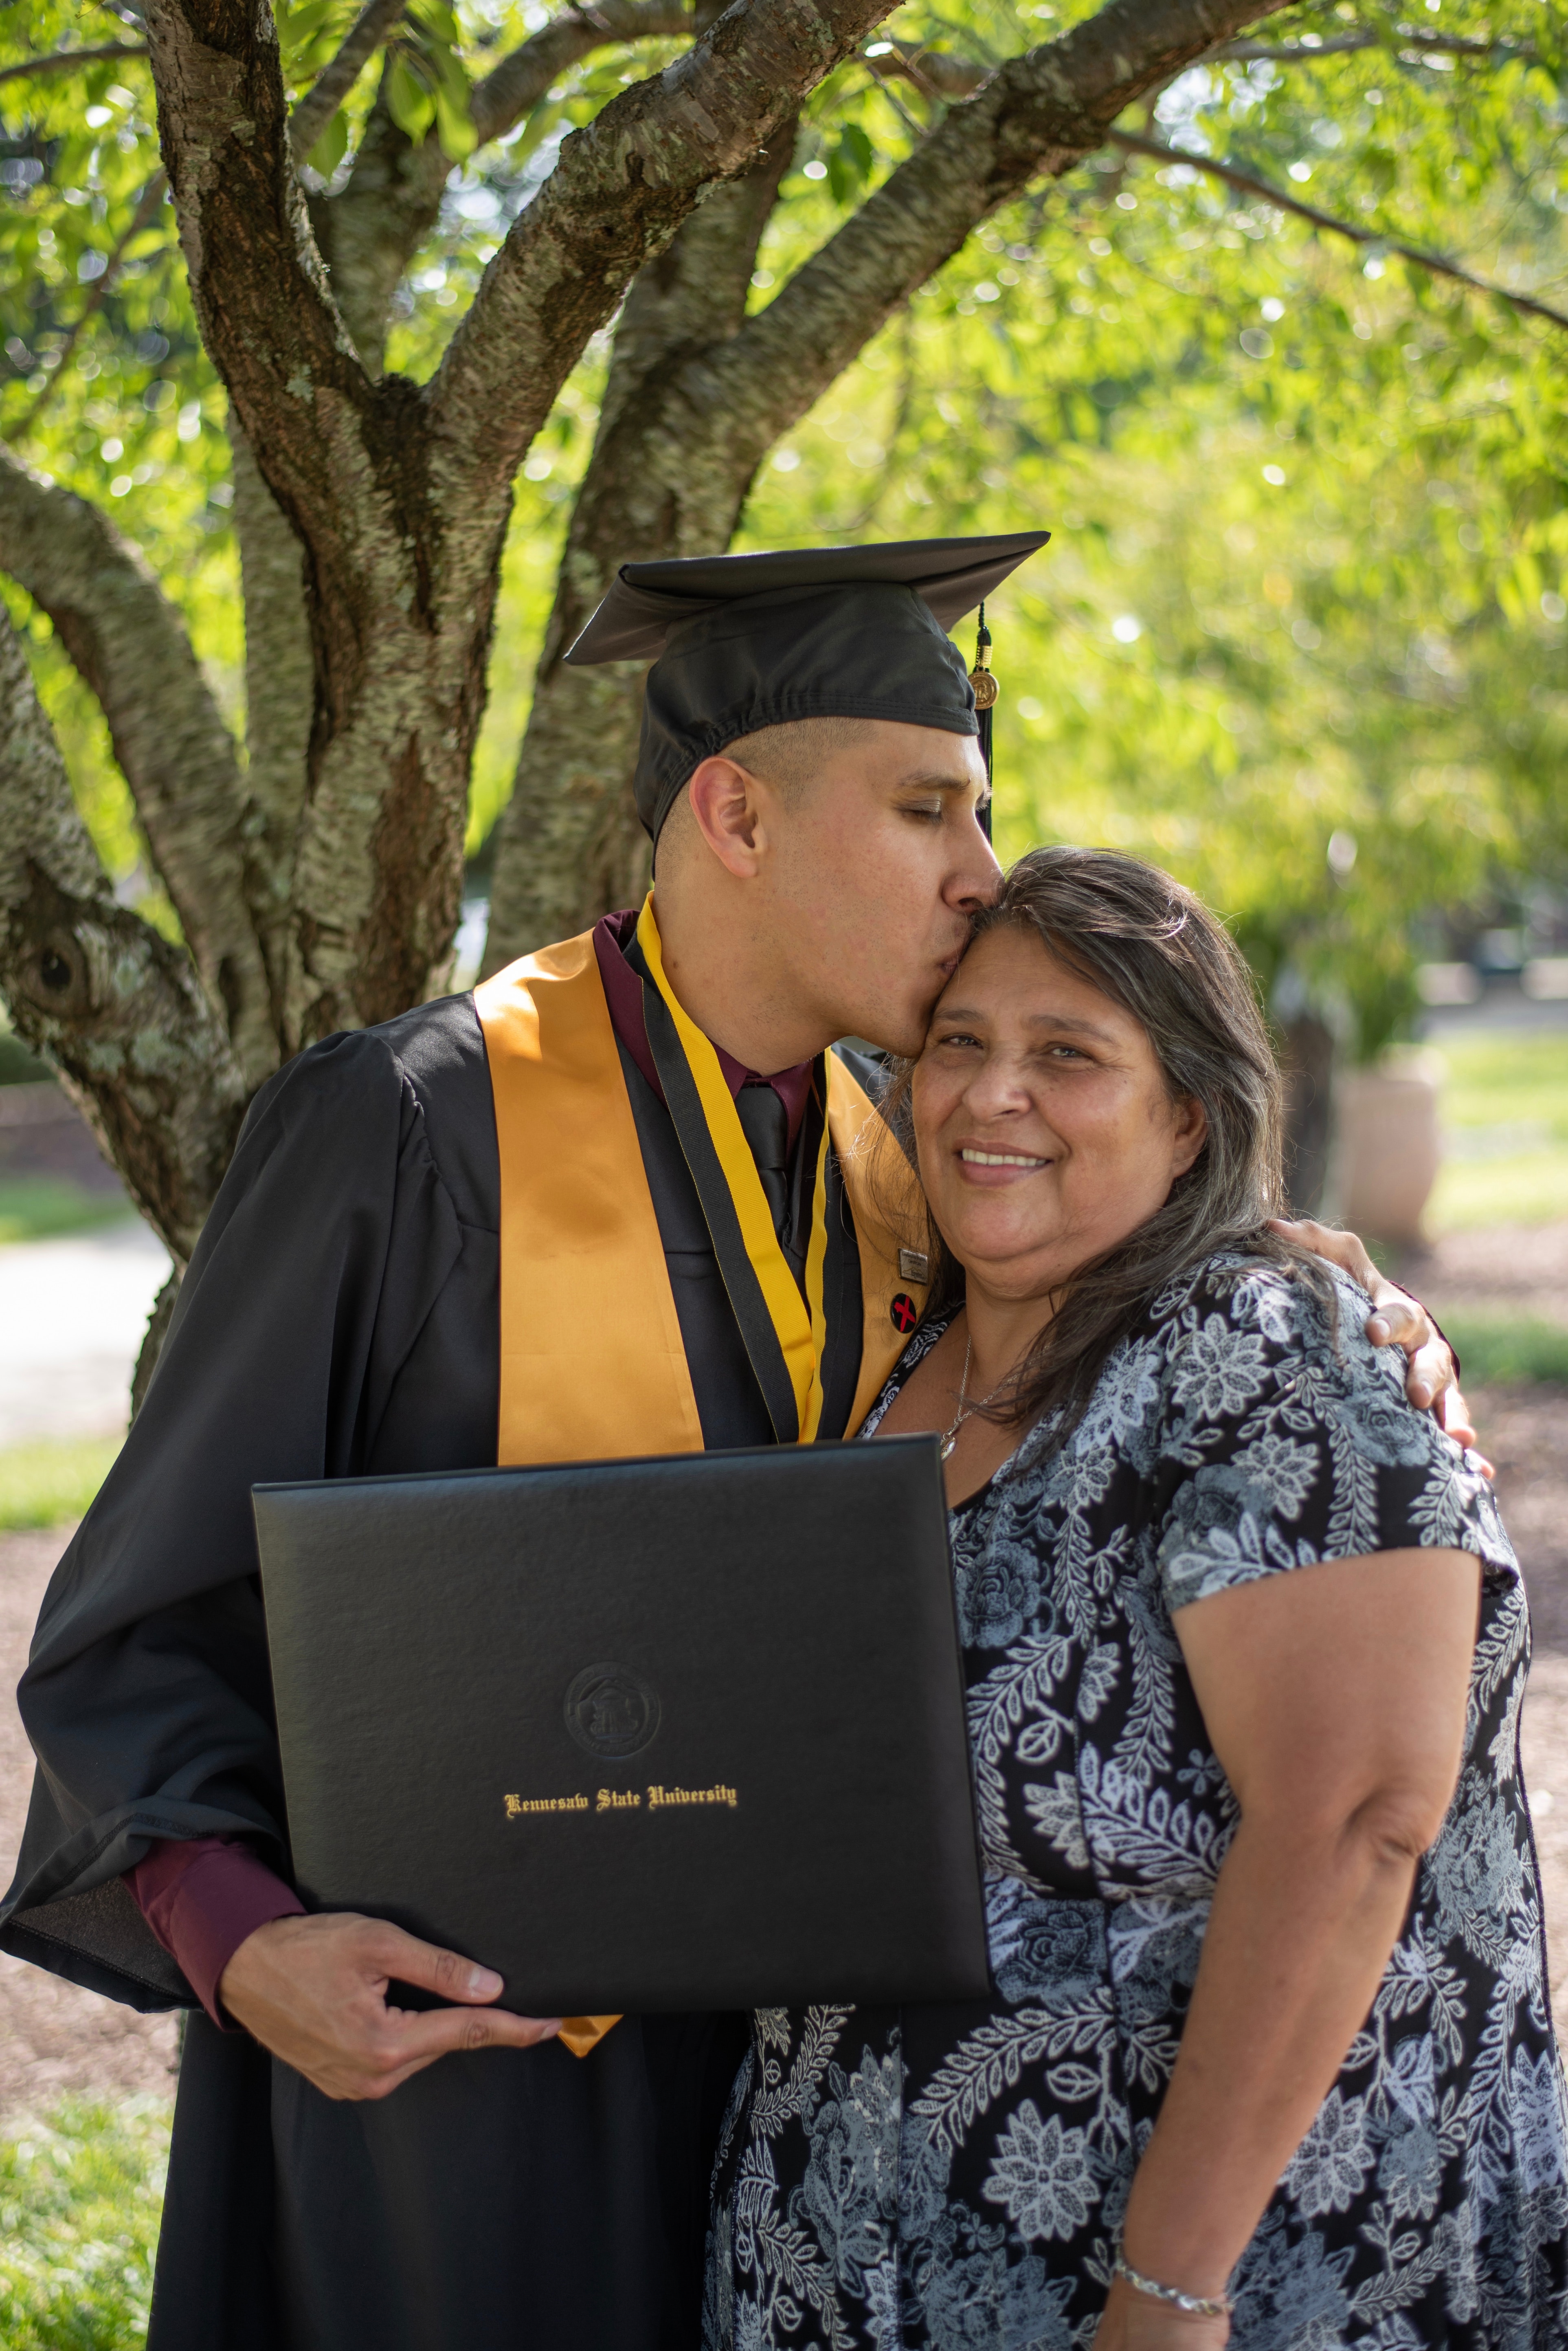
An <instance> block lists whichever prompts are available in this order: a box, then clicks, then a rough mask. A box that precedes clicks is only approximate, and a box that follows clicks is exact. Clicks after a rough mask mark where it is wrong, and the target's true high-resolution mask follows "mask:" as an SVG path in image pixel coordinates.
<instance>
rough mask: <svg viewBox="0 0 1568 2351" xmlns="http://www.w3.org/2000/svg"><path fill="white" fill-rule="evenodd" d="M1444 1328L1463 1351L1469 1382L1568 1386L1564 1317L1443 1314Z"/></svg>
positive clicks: (1567, 1337) (1473, 1384) (1567, 1340)
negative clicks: (1543, 1319) (1521, 1318)
mask: <svg viewBox="0 0 1568 2351" xmlns="http://www.w3.org/2000/svg"><path fill="white" fill-rule="evenodd" d="M1443 1329H1444V1330H1445V1332H1447V1333H1448V1336H1449V1339H1450V1340H1451V1341H1452V1343H1453V1344H1454V1346H1455V1347H1456V1348H1457V1349H1458V1351H1459V1360H1460V1362H1461V1363H1462V1364H1463V1365H1464V1384H1465V1385H1466V1387H1467V1388H1469V1387H1478V1388H1479V1387H1493V1386H1503V1387H1508V1386H1519V1385H1524V1384H1528V1383H1530V1382H1532V1381H1543V1382H1547V1383H1550V1384H1554V1385H1557V1386H1562V1387H1568V1331H1564V1330H1563V1327H1562V1325H1561V1324H1560V1323H1556V1322H1535V1321H1528V1322H1509V1321H1506V1320H1505V1319H1504V1318H1502V1317H1501V1316H1500V1315H1491V1314H1445V1315H1444V1317H1443Z"/></svg>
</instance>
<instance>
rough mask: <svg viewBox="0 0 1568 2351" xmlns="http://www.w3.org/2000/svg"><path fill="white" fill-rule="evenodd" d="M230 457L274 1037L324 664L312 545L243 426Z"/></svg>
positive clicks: (256, 871) (251, 869) (248, 858)
mask: <svg viewBox="0 0 1568 2351" xmlns="http://www.w3.org/2000/svg"><path fill="white" fill-rule="evenodd" d="M229 453H230V469H231V473H232V476H233V480H234V536H235V538H237V539H238V541H239V549H240V580H241V591H242V594H243V597H244V616H245V747H246V751H247V753H248V765H247V768H246V775H245V782H246V787H247V796H248V800H249V808H248V810H247V814H246V819H245V853H246V854H245V862H246V882H247V886H248V890H249V895H250V902H251V909H252V914H253V916H254V922H255V926H256V934H257V936H258V937H259V939H260V941H261V946H262V953H263V955H264V956H265V960H266V970H267V980H268V985H269V987H270V989H271V1002H272V1012H273V1020H274V1027H275V1033H276V1034H281V1031H282V1025H283V1014H284V1005H285V1002H286V998H287V995H288V987H289V977H290V975H289V955H290V950H291V946H292V941H293V925H292V923H291V921H290V906H291V901H292V898H293V892H294V864H295V857H296V851H297V848H298V841H299V827H300V820H301V818H302V817H303V815H304V812H305V798H306V780H307V778H306V763H307V758H308V754H309V748H310V722H311V714H312V710H313V708H314V705H315V700H316V662H315V656H314V654H313V653H312V650H311V643H310V622H309V620H308V618H307V616H306V605H305V550H304V549H303V548H302V547H301V546H300V543H299V540H298V538H297V537H296V534H295V530H294V527H293V525H292V524H291V523H290V521H289V519H288V517H287V516H286V514H285V513H284V512H283V510H282V508H281V507H279V505H278V503H277V500H276V499H275V497H274V496H273V494H272V492H271V491H270V490H269V489H268V487H267V486H266V484H265V482H264V481H263V479H262V477H261V475H260V473H259V471H258V470H257V467H256V462H255V459H254V456H253V455H251V446H250V443H249V442H248V441H247V440H246V439H245V436H244V434H243V433H242V432H241V430H240V428H239V426H238V425H237V424H235V423H231V424H230V426H229Z"/></svg>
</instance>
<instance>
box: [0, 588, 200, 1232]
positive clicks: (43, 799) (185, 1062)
mask: <svg viewBox="0 0 1568 2351" xmlns="http://www.w3.org/2000/svg"><path fill="white" fill-rule="evenodd" d="M0 994H3V995H4V996H5V1002H6V1004H7V1006H8V1008H9V1009H10V1013H11V1018H12V1019H13V1021H14V1022H15V1024H16V1030H17V1033H18V1034H19V1035H20V1036H22V1037H23V1038H25V1039H26V1041H27V1043H28V1044H29V1045H32V1046H33V1047H35V1048H36V1050H38V1051H40V1052H42V1053H46V1054H47V1056H48V1058H49V1059H50V1061H53V1062H54V1063H55V1064H56V1066H57V1068H58V1070H59V1071H60V1075H61V1078H62V1081H63V1082H64V1084H65V1087H66V1091H67V1093H68V1094H69V1095H70V1096H71V1098H72V1100H73V1101H74V1102H76V1103H77V1104H78V1107H79V1108H80V1109H81V1111H82V1112H83V1113H84V1114H85V1115H86V1117H87V1118H88V1122H89V1123H90V1124H91V1126H92V1129H93V1132H94V1134H96V1135H97V1136H98V1139H99V1145H100V1147H101V1148H102V1150H103V1152H104V1155H105V1156H106V1157H107V1158H108V1159H109V1161H110V1162H111V1164H112V1165H114V1166H116V1167H117V1168H118V1169H119V1173H120V1175H122V1176H123V1177H124V1179H125V1181H126V1183H127V1185H128V1186H130V1192H131V1195H132V1196H133V1197H134V1199H135V1200H136V1202H137V1205H138V1207H140V1209H141V1212H142V1214H143V1215H144V1216H145V1217H147V1218H148V1220H149V1222H150V1223H151V1224H152V1225H153V1226H154V1227H155V1228H156V1229H157V1230H158V1232H159V1233H160V1234H161V1236H162V1238H163V1239H164V1240H165V1241H166V1242H167V1243H168V1245H169V1248H170V1249H171V1252H172V1254H173V1255H174V1257H175V1258H176V1259H177V1260H179V1261H181V1262H183V1261H184V1260H185V1259H188V1258H189V1256H190V1254H191V1251H192V1249H193V1247H194V1246H195V1241H196V1236H197V1234H198V1233H199V1232H200V1231H201V1229H202V1222H203V1219H204V1218H205V1217H206V1214H207V1210H208V1208H209V1207H211V1205H212V1201H213V1194H214V1193H215V1192H216V1190H217V1188H218V1185H219V1183H220V1181H221V1180H222V1177H223V1169H224V1167H225V1166H226V1165H227V1164H228V1158H229V1154H230V1152H231V1150H232V1149H233V1147H234V1134H235V1131H236V1129H237V1128H238V1125H239V1122H240V1117H241V1114H242V1112H243V1110H244V1098H245V1086H244V1080H243V1078H242V1076H241V1074H240V1071H239V1069H238V1067H237V1065H236V1063H235V1061H234V1056H233V1054H232V1053H231V1052H230V1050H229V1043H228V1039H227V1037H226V1036H225V1035H224V1033H223V1023H222V1021H221V1020H220V1019H219V1017H218V1014H217V1013H216V1011H215V1010H214V1009H213V1006H212V1005H211V1003H209V1001H208V999H207V998H206V996H205V995H204V993H203V992H202V987H201V986H200V985H199V983H198V981H197V978H196V975H195V973H194V971H193V970H192V967H191V965H190V962H189V959H188V958H187V957H186V956H185V955H184V954H183V953H182V951H181V949H180V948H178V947H174V946H170V944H169V942H168V941H167V940H166V939H163V938H161V937H160V936H159V935H158V933H157V932H156V931H155V930H153V929H152V928H151V925H149V924H147V923H144V922H142V920H141V919H140V916H139V915H137V914H131V913H130V911H129V910H128V909H127V908H126V907H123V906H119V905H116V904H115V901H114V894H113V893H112V891H111V890H110V889H109V882H108V879H107V877H106V875H105V874H104V872H103V869H102V867H101V866H100V865H99V862H98V858H97V856H96V854H95V853H94V851H93V846H92V842H91V841H90V840H89V838H88V831H87V828H86V826H85V825H84V824H83V822H82V820H81V818H80V817H79V816H78V813H77V810H76V806H75V803H74V802H73V800H72V799H71V792H70V786H69V784H68V782H67V778H66V770H65V763H64V761H63V760H62V759H61V757H60V750H59V745H58V744H57V741H56V740H55V736H54V730H53V729H52V728H51V726H49V723H48V721H47V718H46V717H45V716H44V713H43V711H42V709H41V708H40V707H39V705H38V698H37V695H36V693H35V692H34V689H33V681H32V676H31V674H30V672H29V669H28V665H27V659H26V653H25V652H24V650H23V647H22V644H21V642H20V640H19V638H18V637H17V635H16V631H15V630H14V629H13V628H12V626H11V624H10V622H9V620H8V619H6V618H5V615H4V613H0Z"/></svg>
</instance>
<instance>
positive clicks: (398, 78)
mask: <svg viewBox="0 0 1568 2351" xmlns="http://www.w3.org/2000/svg"><path fill="white" fill-rule="evenodd" d="M387 108H388V111H389V113H390V115H391V118H392V120H393V121H394V122H395V123H396V124H397V126H398V128H399V130H400V131H402V132H403V134H404V136H405V137H406V138H409V139H411V140H412V141H413V142H414V145H415V146H416V147H418V146H419V145H421V142H422V141H423V139H424V135H425V132H426V131H428V130H429V129H430V127H431V123H432V122H433V121H434V120H435V118H436V109H435V99H433V98H432V97H431V93H430V91H429V90H428V89H426V87H425V85H424V83H423V81H422V80H421V78H420V76H419V74H418V73H417V72H416V71H415V69H414V68H413V66H412V65H411V64H410V61H409V57H408V55H407V52H406V51H405V50H402V49H400V50H399V51H398V54H397V56H396V57H394V58H393V59H392V69H391V71H390V73H389V75H388V76H387Z"/></svg>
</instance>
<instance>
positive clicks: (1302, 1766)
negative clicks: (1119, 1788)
mask: <svg viewBox="0 0 1568 2351" xmlns="http://www.w3.org/2000/svg"><path fill="white" fill-rule="evenodd" d="M1479 1598H1480V1562H1478V1561H1477V1560H1475V1559H1473V1558H1472V1557H1471V1556H1470V1554H1469V1552H1459V1551H1397V1552H1379V1553H1377V1554H1376V1556H1375V1557H1372V1558H1369V1559H1346V1560H1335V1561H1332V1562H1327V1563H1326V1564H1324V1565H1322V1566H1318V1567H1307V1568H1296V1569H1293V1570H1292V1571H1291V1572H1290V1573H1287V1574H1281V1575H1270V1576H1266V1577H1263V1578H1262V1579H1261V1580H1260V1581H1259V1582H1257V1583H1247V1584H1241V1585H1237V1586H1235V1587H1233V1588H1232V1589H1231V1590H1230V1591H1228V1592H1222V1593H1216V1594H1215V1595H1214V1596H1213V1597H1212V1598H1211V1599H1208V1600H1200V1601H1198V1602H1195V1603H1194V1604H1193V1605H1192V1606H1190V1607H1188V1608H1182V1609H1180V1610H1179V1611H1178V1612H1177V1614H1176V1617H1175V1620H1174V1621H1175V1625H1176V1631H1177V1635H1178V1638H1179V1641H1180V1643H1181V1648H1182V1655H1183V1656H1184V1657H1185V1659H1186V1661H1187V1667H1188V1670H1189V1673H1190V1675H1191V1677H1192V1683H1193V1687H1194V1689H1195V1691H1196V1693H1197V1697H1198V1702H1199V1706H1200V1707H1201V1708H1202V1710H1203V1718H1204V1721H1205V1723H1206V1725H1207V1727H1208V1730H1209V1736H1210V1740H1211V1741H1212V1744H1213V1748H1214V1752H1215V1754H1216V1755H1217V1756H1218V1757H1219V1759H1220V1762H1221V1763H1222V1764H1223V1766H1224V1768H1225V1772H1226V1775H1227V1777H1228V1778H1229V1780H1230V1782H1231V1787H1232V1788H1233V1789H1234V1791H1235V1792H1236V1796H1237V1799H1238V1801H1239V1802H1240V1804H1241V1823H1240V1825H1239V1827H1238V1829H1237V1832H1236V1835H1235V1839H1234V1842H1233V1843H1232V1844H1231V1850H1230V1852H1229V1853H1228V1855H1226V1857H1225V1862H1224V1865H1223V1867H1222V1868H1221V1870H1220V1877H1219V1882H1218V1885H1217V1886H1216V1888H1215V1895H1214V1904H1213V1909H1212V1913H1211V1915H1210V1922H1209V1927H1208V1930H1207V1933H1206V1935H1205V1937H1204V1942H1203V1956H1202V1959H1201V1961H1200V1963H1199V1970H1198V1980H1197V1983H1196V1985H1195V1987H1194V1990H1193V1995H1192V2005H1191V2009H1190V2011H1189V2016H1188V2020H1187V2026H1186V2030H1185V2032H1183V2034H1182V2041H1181V2053H1180V2055H1179V2058H1178V2060H1177V2063H1176V2068H1175V2071H1174V2073H1173V2074H1172V2076H1171V2082H1170V2088H1169V2090H1168V2093H1167V2095H1166V2099H1165V2104H1164V2106H1163V2107H1162V2109H1161V2112H1160V2116H1159V2121H1158V2125H1157V2126H1156V2129H1155V2133H1154V2137H1153V2138H1152V2139H1151V2140H1150V2142H1149V2145H1148V2147H1147V2151H1146V2153H1145V2155H1144V2158H1143V2161H1142V2162H1141V2163H1140V2164H1139V2166H1138V2169H1137V2178H1136V2179H1135V2180H1134V2183H1133V2189H1132V2197H1131V2200H1130V2202H1129V2204H1128V2206H1127V2223H1126V2228H1125V2231H1124V2238H1123V2245H1124V2252H1125V2255H1126V2258H1127V2262H1129V2263H1130V2264H1131V2266H1132V2267H1133V2268H1134V2269H1136V2270H1138V2271H1140V2272H1141V2273H1143V2274H1144V2275H1145V2276H1146V2277H1150V2278H1156V2279H1158V2280H1159V2281H1160V2283H1163V2284H1166V2285H1169V2286H1175V2287H1177V2288H1179V2289H1180V2290H1181V2291H1182V2292H1183V2293H1186V2294H1199V2295H1204V2296H1209V2295H1215V2294H1221V2293H1223V2291H1224V2288H1225V2283H1226V2281H1227V2279H1228V2278H1229V2277H1230V2275H1231V2271H1232V2270H1233V2269H1234V2267H1235V2265H1236V2262H1238V2261H1239V2259H1240V2258H1241V2253H1242V2252H1243V2250H1244V2248H1245V2246H1246V2244H1247V2241H1248V2240H1249V2239H1250V2237H1251V2234H1252V2231H1253V2230H1254V2229H1255V2228H1256V2226H1257V2224H1258V2221H1259V2220H1260V2219H1261V2217H1262V2213H1263V2210H1264V2209H1265V2207H1266V2206H1267V2204H1268V2201H1269V2199H1270V2197H1271V2196H1272V2193H1273V2190H1274V2187H1275V2184H1276V2183H1277V2181H1278V2180H1279V2179H1280V2178H1281V2176H1282V2173H1283V2172H1284V2170H1285V2168H1286V2167H1287V2166H1288V2164H1289V2162H1290V2159H1291V2158H1292V2156H1293V2154H1294V2152H1295V2150H1296V2147H1298V2146H1299V2145H1300V2143H1301V2141H1302V2139H1303V2137H1305V2135H1306V2132H1307V2129H1308V2127H1309V2126H1310V2125H1311V2123H1312V2120H1313V2117H1314V2115H1315V2114H1316V2112H1317V2110H1318V2107H1319V2106H1320V2105H1322V2103H1323V2100H1324V2097H1325V2096H1326V2095H1327V2094H1328V2091H1329V2089H1330V2088H1331V2086H1332V2085H1333V2083H1334V2076H1335V2074H1337V2073H1338V2071H1339V2069H1340V2066H1341V2065H1342V2064H1343V2063H1344V2061H1345V2053H1346V2051H1347V2050H1348V2049H1349V2047H1350V2044H1351V2042H1352V2041H1353V2040H1354V2038H1355V2033H1356V2032H1357V2031H1358V2029H1359V2027H1360V2026H1361V2024H1362V2022H1364V2020H1365V2018H1366V2013H1367V2011H1368V2009H1369V2008H1370V2006H1371V2004H1372V2000H1373V1996H1374V1994H1375V1993H1376V1989H1377V1985H1378V1980H1379V1979H1380V1978H1381V1976H1382V1973H1383V1970H1384V1969H1385V1967H1386V1965H1387V1962H1388V1955H1389V1953H1390V1952H1391V1951H1392V1949H1393V1948H1394V1945H1395V1943H1396V1941H1397V1938H1398V1935H1399V1930H1400V1928H1401V1926H1402V1925H1403V1923H1404V1919H1405V1914H1406V1910H1407V1906H1408V1903H1409V1899H1410V1889H1411V1886H1412V1885H1413V1883H1414V1879H1415V1872H1416V1865H1417V1861H1418V1859H1419V1857H1420V1855H1422V1854H1423V1853H1424V1852H1425V1851H1426V1849H1427V1847H1428V1845H1429V1844H1431V1842H1432V1840H1433V1838H1434V1837H1435V1836H1436V1835H1437V1834H1438V1829H1439V1828H1440V1827H1441V1825H1442V1821H1443V1815H1444V1813H1446V1812H1447V1810H1448V1807H1449V1802H1450V1801H1451V1799H1452V1796H1453V1792H1454V1786H1455V1782H1456V1781H1457V1779H1458V1776H1459V1760H1460V1755H1461V1751H1462V1745H1463V1739H1464V1727H1465V1705H1466V1696H1467V1692H1468V1688H1469V1670H1470V1659H1471V1656H1472V1654H1473V1651H1474V1647H1475V1638H1476V1623H1477V1612H1478V1605H1479ZM1226 2334H1227V2327H1226V2324H1225V2322H1224V2321H1223V2320H1218V2321H1216V2320H1211V2319H1199V2318H1192V2317H1188V2316H1184V2315H1183V2314H1180V2313H1179V2312H1176V2311H1168V2310H1167V2309H1165V2308H1164V2307H1163V2306H1162V2305H1160V2304H1157V2303H1153V2302H1150V2301H1149V2300H1147V2298H1146V2297H1144V2296H1142V2295H1139V2294H1135V2293H1134V2292H1133V2291H1132V2290H1131V2289H1130V2288H1129V2287H1127V2286H1126V2285H1125V2284H1121V2283H1118V2284H1117V2285H1116V2287H1115V2288H1114V2289H1113V2292H1112V2294H1111V2297H1110V2300H1109V2302H1108V2303H1107V2304H1106V2315H1105V2319H1104V2321H1103V2322H1102V2324H1101V2327H1100V2331H1099V2334H1098V2335H1097V2336H1096V2351H1145V2346H1147V2351H1157V2346H1167V2345H1169V2346H1185V2351H1199V2346H1205V2351H1206V2347H1207V2346H1210V2345H1213V2346H1218V2345H1220V2344H1222V2343H1223V2342H1224V2341H1225V2339H1226Z"/></svg>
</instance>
